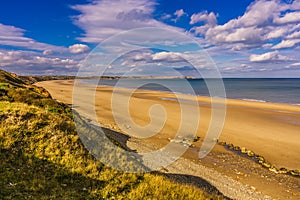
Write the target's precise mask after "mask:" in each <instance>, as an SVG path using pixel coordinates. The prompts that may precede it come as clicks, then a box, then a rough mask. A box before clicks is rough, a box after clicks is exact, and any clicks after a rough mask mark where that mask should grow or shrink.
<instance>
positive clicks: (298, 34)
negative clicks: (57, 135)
mask: <svg viewBox="0 0 300 200" xmlns="http://www.w3.org/2000/svg"><path fill="white" fill-rule="evenodd" d="M0 5H1V6H0V68H2V69H5V70H8V71H11V72H15V73H18V74H56V75H62V74H76V72H77V71H78V69H79V68H80V67H81V66H82V65H81V61H82V60H83V59H84V58H86V56H87V55H88V54H89V52H90V51H91V50H92V49H93V48H94V47H96V46H97V45H98V44H99V43H101V42H103V41H105V40H106V39H107V38H109V37H111V36H113V35H115V34H118V33H120V32H122V31H127V30H132V29H135V28H143V27H160V28H164V29H169V30H173V31H176V32H180V33H183V34H186V35H187V36H188V37H190V38H192V39H194V40H196V41H197V42H198V43H199V44H200V46H201V47H203V48H204V49H205V51H206V52H207V53H208V54H209V55H210V56H211V57H212V59H213V61H214V62H215V63H216V65H217V67H218V69H219V71H220V72H221V74H222V75H223V76H224V77H300V56H299V55H300V54H299V50H300V1H299V0H294V1H292V0H285V1H279V0H278V1H277V0H271V1H267V0H259V1H250V0H227V1H222V0H210V1H199V0H190V1H184V0H172V1H171V0H93V1H92V0H85V1H84V0H72V1H63V0H45V1H35V0H27V1H21V0H18V1H17V0H10V1H8V0H5V1H1V3H0ZM128 56H131V57H127V58H124V56H123V57H122V60H125V61H126V62H123V65H122V66H121V64H120V65H119V66H118V67H115V66H114V68H111V70H112V69H114V70H115V71H119V70H121V71H122V70H125V71H126V69H127V68H132V67H133V66H134V67H135V68H138V67H139V66H141V65H143V64H145V63H147V66H148V65H149V64H150V65H151V63H152V64H153V63H154V61H153V58H158V57H159V56H160V57H159V61H160V62H158V61H157V60H155V65H157V66H161V65H162V64H164V65H168V64H169V65H171V64H174V60H178V59H177V58H176V56H180V55H179V54H178V53H176V52H169V53H168V54H165V53H164V54H161V53H160V52H155V51H144V52H140V53H139V54H138V53H136V54H135V55H133V54H128ZM133 56H134V57H139V58H141V57H142V56H144V57H143V58H142V59H138V60H137V59H132V58H133ZM126 59H127V60H126ZM116 63H118V62H116ZM116 63H115V65H116ZM180 64H181V65H182V66H181V67H182V68H183V69H185V70H186V69H188V67H187V66H186V63H183V62H181V63H178V65H176V68H178V67H179V65H180ZM153 65H154V64H153ZM126 67H127V68H126ZM154 69H155V71H159V70H157V68H155V67H154ZM139 70H140V71H141V68H140V69H139ZM148 71H149V68H148ZM192 71H193V70H192ZM192 71H191V72H192ZM191 75H192V74H191Z"/></svg>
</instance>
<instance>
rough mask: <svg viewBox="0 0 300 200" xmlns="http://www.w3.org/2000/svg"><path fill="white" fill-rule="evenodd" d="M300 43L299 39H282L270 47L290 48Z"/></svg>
mask: <svg viewBox="0 0 300 200" xmlns="http://www.w3.org/2000/svg"><path fill="white" fill-rule="evenodd" d="M299 43H300V39H298V40H282V41H281V42H280V43H279V44H277V45H275V46H274V47H272V49H284V48H291V47H294V46H296V45H297V44H299Z"/></svg>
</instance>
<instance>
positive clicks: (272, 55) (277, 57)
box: [250, 51, 293, 62]
mask: <svg viewBox="0 0 300 200" xmlns="http://www.w3.org/2000/svg"><path fill="white" fill-rule="evenodd" d="M291 60H293V59H292V58H290V57H288V56H284V55H281V54H280V53H279V52H278V51H274V52H267V53H264V54H252V55H250V61H251V62H267V61H291Z"/></svg>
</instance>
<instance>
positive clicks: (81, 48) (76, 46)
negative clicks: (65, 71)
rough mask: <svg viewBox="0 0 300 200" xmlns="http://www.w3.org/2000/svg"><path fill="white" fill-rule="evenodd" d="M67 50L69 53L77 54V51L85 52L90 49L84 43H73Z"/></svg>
mask: <svg viewBox="0 0 300 200" xmlns="http://www.w3.org/2000/svg"><path fill="white" fill-rule="evenodd" d="M69 50H70V52H71V53H74V54H78V53H85V52H87V51H89V50H90V48H89V47H88V46H87V45H85V44H74V45H72V46H69Z"/></svg>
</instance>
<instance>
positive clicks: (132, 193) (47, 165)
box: [0, 70, 223, 199]
mask: <svg viewBox="0 0 300 200" xmlns="http://www.w3.org/2000/svg"><path fill="white" fill-rule="evenodd" d="M29 82H30V81H27V80H26V79H24V77H23V78H20V77H18V76H16V75H14V74H10V73H8V72H4V71H2V70H0V188H1V189H0V199H223V197H222V196H220V195H218V194H209V193H208V192H207V191H206V190H204V189H199V188H196V187H195V186H191V185H187V184H179V183H176V182H174V181H172V180H171V179H169V178H166V177H165V176H163V175H159V174H153V173H143V174H131V173H124V172H119V171H116V170H114V169H111V168H109V167H106V166H104V165H103V164H101V163H100V162H99V161H98V160H96V159H94V158H93V157H92V155H91V154H90V153H89V152H88V151H87V150H86V149H85V148H84V146H83V145H82V143H81V141H80V139H79V137H78V135H77V133H76V129H75V125H74V122H73V114H72V112H71V109H70V108H69V107H68V106H66V105H64V104H62V103H59V102H57V101H55V100H53V99H51V96H50V95H49V93H48V92H47V91H45V90H44V89H43V88H39V87H36V86H33V85H30V84H28V83H29Z"/></svg>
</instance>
